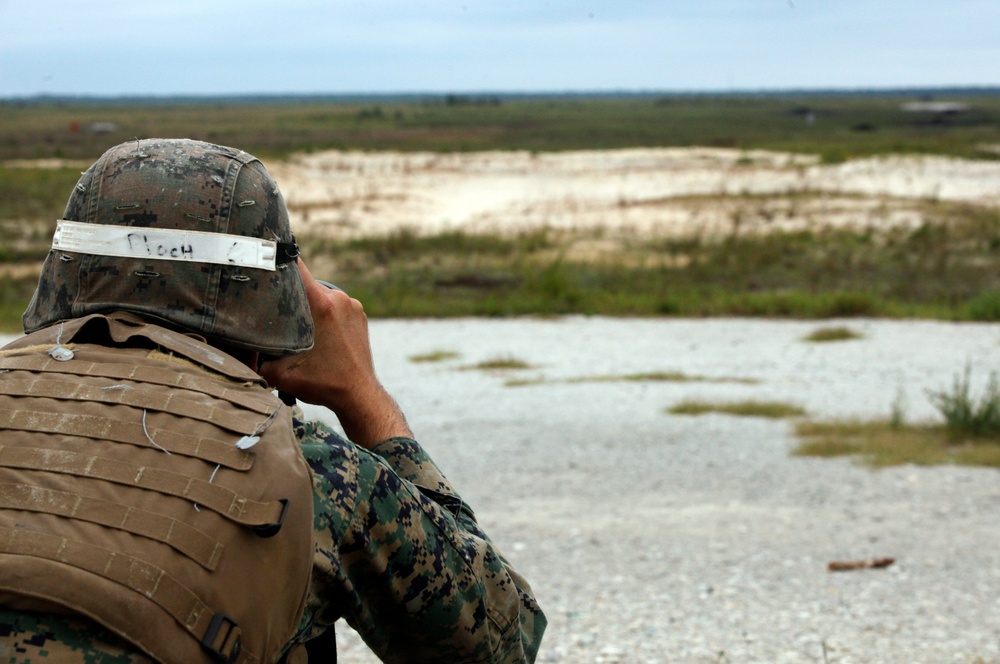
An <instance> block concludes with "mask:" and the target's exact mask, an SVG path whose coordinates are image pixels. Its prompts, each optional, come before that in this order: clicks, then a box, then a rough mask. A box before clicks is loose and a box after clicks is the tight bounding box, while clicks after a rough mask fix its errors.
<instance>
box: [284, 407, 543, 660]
mask: <svg viewBox="0 0 1000 664" xmlns="http://www.w3.org/2000/svg"><path fill="white" fill-rule="evenodd" d="M296 435H297V436H298V438H299V440H300V442H301V444H302V450H303V453H304V454H305V457H306V461H307V462H308V463H309V465H310V466H311V468H312V470H313V475H314V480H313V481H314V489H315V491H314V496H315V500H316V503H315V515H316V535H317V543H316V559H315V562H314V570H313V590H312V596H311V598H310V601H309V604H308V606H307V609H306V614H305V616H304V617H303V621H302V625H301V629H300V636H299V638H300V639H307V638H310V637H312V636H315V635H317V634H319V633H321V632H322V631H323V630H324V629H325V628H326V626H328V625H331V624H333V622H335V621H336V620H337V619H338V618H344V619H345V620H346V621H347V623H348V624H350V625H351V626H352V627H353V628H354V629H355V630H357V631H358V633H359V634H360V635H361V637H362V638H363V639H364V640H365V642H366V643H367V644H368V646H369V647H370V648H371V649H372V650H373V651H374V652H375V653H376V654H377V655H378V656H379V658H381V659H382V660H383V661H385V662H490V663H497V664H501V663H502V664H508V663H510V664H512V663H514V662H533V661H534V660H535V656H536V654H537V652H538V646H539V643H540V641H541V637H542V633H543V631H544V629H545V617H544V616H543V614H542V612H541V610H540V609H539V607H538V604H537V603H536V601H535V599H534V597H533V595H532V593H531V588H530V587H529V586H528V584H527V583H526V582H525V580H524V579H523V578H522V577H521V576H520V575H518V574H517V573H516V572H515V571H514V570H513V569H511V567H510V565H509V564H508V563H507V561H506V560H505V559H504V558H503V557H502V556H501V555H500V553H499V552H497V550H496V549H495V547H494V546H493V544H492V543H491V542H490V540H489V538H488V537H487V536H486V534H485V533H483V531H482V530H481V529H480V528H479V526H478V524H477V523H476V520H475V516H474V515H473V513H472V510H471V509H470V508H469V507H468V506H467V505H465V504H464V503H463V502H462V499H461V498H460V497H459V496H458V494H457V493H456V492H455V490H454V488H453V487H452V486H451V484H450V483H449V482H448V480H447V479H445V477H444V475H443V474H442V473H441V471H440V470H439V469H438V468H437V466H436V465H435V464H434V462H433V461H431V459H430V457H429V456H428V455H427V454H426V453H425V452H424V450H423V449H422V448H421V447H420V445H419V444H418V443H417V442H416V441H414V440H410V439H408V438H393V439H390V440H387V441H383V442H382V443H380V444H379V445H378V446H376V447H375V448H374V450H372V451H371V452H368V451H366V450H363V449H361V448H358V447H356V446H355V445H353V444H352V443H349V442H347V441H346V440H344V439H343V438H341V437H340V436H339V435H337V434H336V433H335V432H334V431H332V430H331V429H330V428H328V427H327V426H325V425H324V424H322V423H320V422H302V421H301V420H296Z"/></svg>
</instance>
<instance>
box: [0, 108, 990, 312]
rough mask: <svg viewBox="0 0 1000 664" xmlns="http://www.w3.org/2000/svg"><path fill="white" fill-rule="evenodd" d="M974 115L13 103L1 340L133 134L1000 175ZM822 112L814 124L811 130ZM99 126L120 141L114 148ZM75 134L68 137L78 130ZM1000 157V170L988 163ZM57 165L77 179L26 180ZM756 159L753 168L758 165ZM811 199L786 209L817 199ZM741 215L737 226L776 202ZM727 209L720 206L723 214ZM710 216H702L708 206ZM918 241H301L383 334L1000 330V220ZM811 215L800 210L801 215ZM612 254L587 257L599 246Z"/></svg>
mask: <svg viewBox="0 0 1000 664" xmlns="http://www.w3.org/2000/svg"><path fill="white" fill-rule="evenodd" d="M949 98H954V100H956V101H966V102H968V103H969V104H970V105H971V108H972V110H971V111H970V112H968V113H965V114H962V115H959V116H958V117H956V118H952V119H949V120H948V121H946V122H933V121H932V119H931V118H928V117H924V116H919V115H914V114H909V113H904V112H902V111H901V110H900V104H901V103H902V102H904V101H908V100H909V97H907V96H901V95H888V94H887V95H883V96H874V95H831V96H818V95H812V96H801V97H792V96H764V95H742V96H728V97H727V96H711V95H702V96H697V95H696V96H661V97H633V98H619V99H612V98H594V99H589V98H582V97H581V98H576V97H574V98H563V99H518V100H514V99H502V100H499V103H494V100H492V99H476V98H461V97H450V98H445V97H438V98H426V99H414V100H409V101H391V100H388V99H384V100H367V101H365V102H364V103H333V102H322V101H317V100H309V101H305V102H303V101H298V102H277V101H271V102H268V103H262V102H258V103H235V102H233V101H225V100H203V101H200V102H194V101H190V100H189V101H187V102H184V103H179V102H170V103H168V102H163V103H158V104H145V105H144V104H138V103H111V102H88V103H82V102H76V103H74V102H72V101H70V102H59V103H55V102H53V103H24V102H0V224H3V230H4V232H5V234H6V237H7V239H8V241H7V242H5V243H4V246H3V247H0V262H2V265H3V266H4V268H5V269H4V270H0V284H2V285H0V327H2V328H3V329H8V330H9V329H16V327H17V321H16V318H17V316H15V315H14V312H19V311H21V310H23V308H24V305H25V304H26V301H27V297H26V295H30V289H29V290H28V292H27V294H25V293H24V287H23V286H24V283H30V282H31V281H32V280H31V279H27V280H25V277H24V270H23V269H21V270H13V271H12V270H10V269H9V268H11V267H18V268H22V267H23V268H25V269H28V270H30V269H34V268H35V266H36V265H37V263H38V262H39V261H40V260H41V259H42V257H44V256H45V254H46V252H47V249H48V238H49V236H50V234H51V231H52V225H53V221H54V220H55V219H56V218H58V217H59V216H61V213H62V209H63V206H64V205H65V201H66V198H67V196H68V193H69V191H70V190H71V188H72V186H73V183H74V182H75V181H76V178H77V177H78V171H79V169H80V163H88V162H90V161H92V160H94V159H96V158H97V157H98V156H99V155H100V154H101V153H102V152H103V151H104V150H105V149H106V148H107V147H109V146H111V145H113V144H116V143H119V142H122V141H125V140H129V139H131V138H133V137H136V136H189V137H192V138H200V139H205V140H209V141H215V142H220V143H227V144H230V145H236V146H239V147H241V148H244V149H247V150H249V151H250V152H253V153H255V154H258V155H259V156H261V157H262V158H264V159H265V160H270V159H275V158H282V157H286V156H288V155H290V154H293V153H295V152H310V151H315V150H321V149H327V148H339V149H352V150H385V149H393V150H403V151H406V150H435V151H455V150H508V149H518V150H535V151H538V150H569V149H602V148H623V147H656V146H724V147H732V148H736V149H741V150H751V149H757V148H763V149H776V150H791V151H796V152H803V153H810V154H819V155H822V157H823V159H824V160H825V161H827V162H836V161H840V160H844V159H848V158H852V157H857V156H865V155H871V154H884V153H889V152H892V153H934V154H949V155H957V156H963V157H975V158H997V155H995V154H993V153H989V152H985V151H983V150H982V147H983V146H984V145H994V146H995V145H1000V96H989V95H971V96H967V97H962V96H961V95H950V96H949ZM809 111H811V112H812V113H813V114H814V115H815V118H816V123H815V124H814V125H812V126H810V125H809V124H808V123H806V122H805V120H804V118H805V115H806V113H807V112H809ZM94 122H113V123H115V125H116V126H117V127H118V129H116V130H115V131H113V132H111V133H106V134H103V133H102V134H97V133H93V132H91V131H90V130H89V127H90V126H91V124H92V123H94ZM73 126H76V127H79V128H80V130H79V131H76V132H74V131H72V130H71V127H73ZM991 154H992V156H991ZM50 157H59V158H63V159H71V160H78V161H79V162H80V163H74V164H73V165H72V166H71V167H70V166H67V167H65V168H54V169H49V168H46V169H42V168H13V167H11V166H10V165H9V164H6V163H4V162H5V160H9V159H37V158H50ZM748 159H749V157H748ZM822 197H823V195H822V194H821V193H817V192H801V193H799V194H796V195H795V200H794V201H793V203H795V204H799V203H809V202H810V201H811V200H812V199H815V200H822ZM710 198H711V199H712V200H711V201H710V202H712V203H713V204H715V203H724V204H731V205H732V206H733V207H734V209H736V212H734V220H735V219H737V218H742V217H743V216H745V215H752V214H755V212H754V211H755V210H758V211H759V210H760V209H763V207H766V206H765V205H764V203H766V201H765V200H764V199H762V198H761V197H755V196H753V195H729V196H722V197H716V196H712V197H710ZM717 198H721V199H725V200H715V199H717ZM706 201H707V199H706ZM915 205H919V206H920V207H921V210H920V211H921V213H922V214H923V215H924V217H925V218H927V219H928V220H929V223H928V224H926V225H925V226H923V227H921V228H918V229H914V230H903V229H899V230H893V231H887V232H881V231H879V232H875V231H874V230H857V231H855V230H830V231H823V232H820V231H816V232H811V231H801V232H787V233H772V234H768V235H762V236H753V235H747V234H741V233H738V232H737V230H738V229H737V228H735V227H734V230H733V232H732V234H731V235H729V236H727V237H723V238H718V237H702V236H699V235H696V236H692V237H683V238H670V239H658V240H651V239H643V238H640V237H630V236H627V235H622V236H619V237H608V236H605V235H603V234H602V232H595V233H596V234H595V233H591V234H588V233H578V234H575V235H574V234H571V233H562V232H554V231H551V230H539V231H534V232H531V233H525V234H520V235H503V236H501V235H496V236H478V235H468V234H464V233H458V232H452V233H442V234H438V235H433V236H430V237H418V236H416V235H415V234H414V233H412V232H405V231H404V232H399V233H394V234H391V235H389V236H385V237H374V238H366V239H362V240H352V241H343V242H340V241H334V240H328V239H317V238H301V240H302V245H303V252H304V254H305V256H306V258H307V259H308V260H309V261H310V262H311V264H314V265H316V266H317V267H319V268H321V269H320V270H318V271H317V273H319V274H322V275H323V276H324V277H325V278H327V279H332V280H334V281H335V282H336V283H338V284H339V285H341V286H343V287H344V288H346V289H347V290H348V291H349V292H351V293H352V294H353V295H355V296H357V297H358V298H359V299H361V300H362V301H363V302H364V303H365V309H366V311H367V312H368V314H369V315H371V316H373V317H386V316H395V317H412V316H511V315H559V314H569V313H577V314H605V315H612V316H633V315H635V316H689V317H690V316H693V317H698V316H765V317H795V318H812V319H824V318H832V317H837V318H842V317H851V316H879V317H925V318H944V319H955V320H977V321H998V320H1000V251H998V249H1000V230H998V229H1000V213H998V212H997V211H996V210H992V209H989V208H985V207H976V206H971V205H956V204H950V203H946V202H941V201H936V200H928V201H923V202H918V203H915ZM803 209H806V208H803ZM595 239H597V240H601V243H602V244H603V243H604V241H605V240H610V241H611V246H612V248H611V249H610V250H608V251H606V252H605V253H603V254H600V255H597V256H592V257H587V258H580V257H579V256H580V255H581V252H575V251H574V250H575V249H577V248H579V247H581V246H585V245H586V244H587V243H588V242H590V243H591V244H593V241H594V240H595Z"/></svg>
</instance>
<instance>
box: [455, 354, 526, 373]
mask: <svg viewBox="0 0 1000 664" xmlns="http://www.w3.org/2000/svg"><path fill="white" fill-rule="evenodd" d="M462 368H463V369H474V370H479V371H518V370H522V369H532V368H534V367H533V366H532V365H530V364H528V363H527V362H525V361H524V360H519V359H517V358H515V357H494V358H491V359H488V360H483V361H482V362H477V363H476V364H473V365H470V366H466V367H462Z"/></svg>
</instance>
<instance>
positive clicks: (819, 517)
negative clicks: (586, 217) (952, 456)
mask: <svg viewBox="0 0 1000 664" xmlns="http://www.w3.org/2000/svg"><path fill="white" fill-rule="evenodd" d="M829 325H847V326H850V327H851V328H852V329H855V330H856V331H858V332H861V333H862V334H863V335H864V337H863V338H862V339H860V340H855V341H846V342H837V343H825V344H816V343H806V342H803V341H802V337H803V336H805V335H806V334H808V333H809V332H811V331H813V330H814V329H816V328H818V327H821V326H829ZM372 337H373V344H374V346H375V352H376V356H377V365H378V368H379V372H380V375H381V377H382V379H383V381H384V382H385V383H386V384H387V385H388V386H389V388H390V390H391V391H393V392H394V394H395V395H396V396H397V398H398V399H399V401H400V403H401V404H402V405H403V407H404V409H405V410H406V412H407V413H408V416H409V418H410V420H411V424H412V425H413V427H414V428H415V430H416V431H417V432H418V436H419V437H420V439H421V440H422V441H423V442H424V444H425V446H426V447H427V448H428V449H429V450H430V452H431V454H432V455H433V456H434V457H435V459H436V460H437V461H438V463H439V464H440V465H441V466H442V467H443V468H444V469H445V472H446V473H447V474H448V475H449V476H450V477H451V478H452V480H453V481H454V482H455V483H456V484H457V485H458V487H459V490H460V491H461V492H462V493H463V494H464V496H465V498H466V499H467V500H468V501H469V502H470V503H471V504H472V505H473V506H474V507H475V508H476V510H477V513H478V515H479V518H480V521H481V522H482V523H483V524H484V526H485V527H486V530H487V532H489V533H491V535H492V536H493V538H494V539H495V540H496V542H497V543H498V545H499V546H500V548H501V549H502V550H503V551H504V552H505V553H506V554H507V555H508V556H509V557H510V558H511V559H512V561H513V563H514V564H515V566H516V567H517V568H519V569H520V570H521V571H522V572H523V573H524V574H525V575H526V576H527V577H528V579H529V580H530V581H531V582H532V584H533V587H534V589H535V591H536V593H537V595H538V597H539V600H540V602H541V603H542V606H543V608H544V609H545V610H546V612H547V614H548V618H549V621H550V626H549V630H548V633H547V634H546V638H545V642H544V644H543V649H542V653H541V655H540V657H539V660H540V661H541V662H629V663H631V662H641V663H652V662H664V663H665V662H692V663H696V662H698V663H700V662H705V663H719V662H731V663H737V662H788V663H792V662H820V663H825V662H830V663H842V664H847V663H860V662H865V663H868V662H872V663H874V662H893V663H895V662H900V663H903V662H906V663H914V662H927V663H941V662H970V663H979V664H985V663H989V664H994V663H995V662H998V661H1000V546H998V545H1000V533H998V526H1000V516H998V507H1000V483H998V481H997V480H998V477H1000V476H998V474H997V471H996V470H990V469H974V468H960V467H935V468H918V467H910V466H907V467H899V468H894V469H890V470H881V471H873V470H869V469H866V468H863V467H858V466H857V465H855V464H853V463H852V462H851V461H849V460H821V459H809V458H799V457H794V456H791V455H790V454H789V451H790V449H791V448H792V447H793V446H794V445H795V438H794V434H793V432H792V425H791V424H790V423H789V422H787V421H774V420H764V419H760V418H740V417H732V416H725V415H703V416H698V417H691V416H679V415H668V414H666V413H665V412H664V409H665V408H666V407H669V406H670V405H672V404H674V403H676V402H678V401H680V400H682V399H687V398H703V399H718V400H736V399H747V398H753V399H769V400H782V401H789V402H793V403H796V404H799V405H801V406H802V407H804V408H805V409H806V410H807V411H808V413H809V415H810V416H811V417H814V418H842V417H885V416H887V415H888V414H889V412H890V411H891V408H892V404H893V402H894V401H897V400H898V399H900V398H902V401H903V403H905V404H906V411H905V412H906V416H907V419H908V420H922V419H930V418H934V417H935V416H936V411H935V410H934V409H933V407H932V406H931V405H930V403H929V402H928V400H927V398H926V390H928V389H947V388H949V387H950V386H951V383H952V380H953V378H954V376H955V375H956V372H961V371H962V369H963V368H964V366H965V365H966V364H967V363H971V365H972V367H973V373H972V375H973V381H974V384H976V385H978V386H981V385H982V384H983V383H985V381H986V379H987V377H988V375H989V373H990V371H994V370H997V371H1000V355H998V353H997V351H998V350H1000V326H997V325H972V324H950V323H940V322H916V321H905V322H898V321H897V322H890V321H876V320H852V321H833V322H830V321H826V322H823V323H816V322H797V321H794V322H787V321H785V322H775V321H761V320H705V321H689V320H621V319H604V318H576V317H573V318H564V319H555V320H461V321H375V322H373V323H372ZM439 350H441V351H451V352H455V353H458V354H459V356H458V357H457V358H454V359H450V360H447V361H444V362H439V363H415V362H413V361H411V360H410V359H409V358H410V357H411V356H413V355H416V354H421V353H429V352H432V351H439ZM496 358H514V359H519V360H523V361H525V362H528V363H530V364H531V365H533V368H532V369H527V370H518V371H505V372H496V371H495V372H487V371H481V370H470V369H469V368H468V367H469V366H470V365H474V364H476V363H479V362H481V361H484V360H490V359H496ZM648 371H682V372H685V373H687V374H691V375H700V376H706V377H715V378H729V379H732V378H750V379H756V380H757V381H759V382H757V383H755V384H748V383H745V382H735V381H722V382H708V381H704V382H686V383H666V382H656V383H654V382H594V381H590V382H566V380H565V379H572V378H579V377H593V376H600V375H603V376H609V375H622V374H628V373H635V372H648ZM512 378H517V379H541V380H542V381H543V382H540V383H536V384H530V385H525V386H521V387H512V386H507V385H506V383H507V381H509V380H510V379H512ZM560 381H561V382H560ZM874 557H893V558H895V559H896V563H895V564H894V565H893V566H891V567H889V568H888V569H884V570H863V571H855V572H845V573H830V572H828V571H827V563H828V562H829V561H832V560H856V559H867V558H874ZM340 638H341V643H342V653H341V661H343V662H348V663H356V662H358V663H361V662H374V661H376V660H375V659H374V658H373V657H372V656H371V655H370V654H368V653H367V652H366V651H365V649H364V646H363V645H361V644H360V642H359V640H358V639H357V637H356V635H354V634H353V633H352V632H351V631H350V630H349V629H348V628H346V627H341V628H340Z"/></svg>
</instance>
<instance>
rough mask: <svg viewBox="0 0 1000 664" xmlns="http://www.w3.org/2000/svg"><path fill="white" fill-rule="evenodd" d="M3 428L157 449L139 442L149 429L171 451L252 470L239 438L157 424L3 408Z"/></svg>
mask: <svg viewBox="0 0 1000 664" xmlns="http://www.w3.org/2000/svg"><path fill="white" fill-rule="evenodd" d="M0 429H12V430H17V431H34V432H38V433H56V434H62V435H65V436H78V437H80V438H92V439H94V440H108V441H113V442H116V443H127V444H130V445H139V446H144V447H150V448H153V449H156V446H154V445H153V444H152V443H149V444H147V445H143V444H141V443H137V442H136V441H148V439H147V438H146V432H147V431H148V432H149V436H150V437H151V438H153V440H155V441H156V445H158V446H160V447H161V448H163V449H165V450H167V451H169V452H170V453H171V454H180V455H181V456H187V457H194V458H197V459H202V460H203V461H210V462H212V463H216V464H219V465H221V466H225V467H226V468H231V469H233V470H240V471H245V470H249V469H250V468H251V466H253V461H254V455H253V454H252V453H250V452H248V451H244V450H241V449H239V448H238V447H236V441H233V442H228V443H227V442H225V441H221V440H215V439H214V438H199V437H196V436H189V435H187V434H183V433H177V432H173V431H165V430H163V429H158V428H155V427H149V428H147V429H145V430H144V429H143V426H142V423H141V422H126V421H124V420H115V419H111V418H107V417H100V416H98V415H72V414H69V413H48V412H44V411H34V410H22V409H17V410H7V409H3V408H0Z"/></svg>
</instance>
